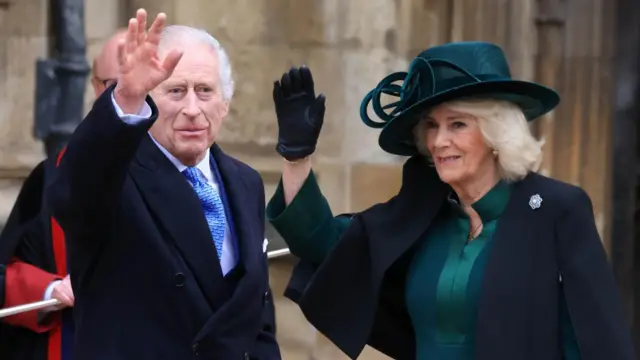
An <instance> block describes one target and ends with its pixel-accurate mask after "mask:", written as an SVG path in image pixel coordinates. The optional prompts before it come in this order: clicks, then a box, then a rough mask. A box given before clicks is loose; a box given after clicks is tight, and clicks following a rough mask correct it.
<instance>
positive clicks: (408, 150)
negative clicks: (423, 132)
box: [378, 80, 560, 156]
mask: <svg viewBox="0 0 640 360" xmlns="http://www.w3.org/2000/svg"><path fill="white" fill-rule="evenodd" d="M464 98H471V99H473V98H480V99H484V98H486V99H496V100H505V101H509V102H512V103H514V104H516V105H518V106H519V107H520V108H521V109H522V111H523V113H524V115H525V117H526V118H527V120H528V121H531V120H534V119H536V118H538V117H540V116H542V115H544V114H546V113H547V112H549V111H551V110H553V108H555V107H556V106H557V105H558V103H559V102H560V96H559V95H558V93H557V92H555V91H554V90H552V89H550V88H548V87H546V86H543V85H540V84H537V83H533V82H527V81H519V80H499V81H484V82H481V83H473V84H467V85H463V86H459V87H456V88H452V89H449V90H447V91H443V92H440V93H438V94H436V95H434V96H432V97H429V98H427V99H424V100H422V101H419V102H417V103H415V104H413V105H412V106H410V107H409V108H407V109H406V110H405V111H403V112H402V113H400V114H398V115H397V116H396V117H394V118H393V119H391V120H390V121H389V122H388V123H387V124H386V125H385V127H384V128H383V129H382V131H381V132H380V137H379V139H378V144H379V145H380V147H381V148H382V150H384V151H386V152H388V153H391V154H394V155H400V156H413V155H415V154H417V153H418V149H417V147H416V145H415V138H414V134H413V128H414V127H415V126H416V124H417V123H418V121H419V120H420V119H419V116H418V115H420V114H421V113H422V112H424V111H425V110H426V109H429V108H432V107H434V106H437V105H439V104H442V103H445V102H448V101H452V100H459V99H464Z"/></svg>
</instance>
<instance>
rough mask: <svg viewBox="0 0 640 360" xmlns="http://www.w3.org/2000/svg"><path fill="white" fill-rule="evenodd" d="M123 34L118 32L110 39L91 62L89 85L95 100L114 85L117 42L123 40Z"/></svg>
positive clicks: (116, 75) (117, 69)
mask: <svg viewBox="0 0 640 360" xmlns="http://www.w3.org/2000/svg"><path fill="white" fill-rule="evenodd" d="M124 35H125V33H124V32H120V33H118V34H116V35H114V36H113V37H111V38H110V39H109V40H108V41H107V43H105V45H104V47H103V49H102V52H101V53H100V55H99V56H98V57H97V58H96V59H95V61H94V62H93V73H92V76H91V85H92V86H93V91H94V93H95V95H96V98H97V97H99V96H100V95H102V93H103V92H104V91H105V90H106V89H107V88H108V87H109V86H111V85H113V84H115V83H116V80H117V79H118V72H119V71H120V67H119V66H118V41H119V40H120V39H122V38H124Z"/></svg>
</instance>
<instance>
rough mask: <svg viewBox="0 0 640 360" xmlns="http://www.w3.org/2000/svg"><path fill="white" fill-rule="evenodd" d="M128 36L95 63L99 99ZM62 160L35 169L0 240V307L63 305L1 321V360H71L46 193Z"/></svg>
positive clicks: (62, 261) (67, 312) (62, 269)
mask: <svg viewBox="0 0 640 360" xmlns="http://www.w3.org/2000/svg"><path fill="white" fill-rule="evenodd" d="M124 34H125V31H123V30H120V31H118V32H117V33H116V34H114V35H113V36H112V37H111V38H109V39H108V40H107V42H106V43H105V45H104V46H103V48H102V50H101V52H100V54H99V55H98V57H96V58H95V59H94V61H93V69H92V77H91V85H92V86H93V90H94V92H95V95H96V98H97V97H99V96H100V95H101V94H102V92H104V91H105V90H106V89H107V87H109V86H110V85H112V84H113V83H114V82H115V78H116V77H117V75H118V72H119V68H118V60H117V56H118V54H117V44H118V41H119V40H120V39H122V38H123V36H124ZM58 161H59V157H58V158H55V159H46V160H44V161H42V162H41V163H40V164H38V165H37V166H36V167H35V168H34V169H33V170H32V172H31V173H30V174H29V176H28V177H27V179H26V180H25V182H24V183H23V186H22V188H21V190H20V194H19V195H18V198H17V199H16V202H15V204H14V206H13V209H12V211H11V214H10V216H9V218H8V220H7V223H6V225H5V228H4V229H3V231H2V234H1V235H0V307H2V308H8V307H13V306H17V305H23V304H26V303H32V302H37V301H41V300H48V299H52V298H54V299H57V300H58V301H59V302H60V304H59V305H57V306H54V307H51V308H47V309H44V310H42V311H30V312H25V313H22V314H18V315H13V316H9V317H6V318H2V319H0V359H2V360H13V359H20V360H25V359H29V360H67V359H71V357H70V356H71V353H72V349H73V332H74V327H73V314H72V308H73V306H74V302H75V297H74V293H73V289H72V287H71V281H70V277H69V275H68V274H67V261H66V244H65V237H64V233H63V231H62V229H61V228H60V226H59V225H58V223H57V221H56V220H55V219H54V218H53V217H51V214H50V211H49V209H48V208H47V207H46V205H45V202H46V200H45V197H46V194H45V193H44V188H45V186H46V185H45V184H46V183H47V182H48V180H49V179H50V178H51V176H52V174H53V172H54V171H55V169H56V167H57V163H58ZM3 264H6V265H3ZM2 280H4V281H2ZM3 293H4V296H3Z"/></svg>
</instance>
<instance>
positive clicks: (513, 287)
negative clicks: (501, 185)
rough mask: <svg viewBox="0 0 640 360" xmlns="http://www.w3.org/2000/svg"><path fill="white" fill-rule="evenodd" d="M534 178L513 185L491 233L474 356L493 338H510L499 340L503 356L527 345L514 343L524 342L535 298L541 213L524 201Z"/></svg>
mask: <svg viewBox="0 0 640 360" xmlns="http://www.w3.org/2000/svg"><path fill="white" fill-rule="evenodd" d="M535 176H536V175H535V174H530V175H529V176H528V177H527V178H525V179H523V180H522V181H520V182H517V183H515V184H514V185H513V190H512V192H511V198H510V200H509V204H508V205H507V207H506V209H505V211H504V213H503V215H502V216H501V217H500V219H499V220H498V225H497V227H496V231H495V233H494V235H493V240H492V245H491V248H490V252H489V258H488V260H487V265H486V268H485V270H484V277H483V283H482V295H481V297H480V299H479V304H478V322H477V327H478V328H479V329H483V331H482V332H478V341H477V343H478V344H479V346H478V349H477V352H476V354H478V355H479V354H483V353H492V352H491V351H492V350H491V349H490V348H491V347H495V346H496V345H497V344H496V342H495V340H496V339H510V340H509V341H506V342H505V343H502V341H500V342H501V344H500V346H506V347H508V349H507V348H504V350H508V351H506V352H505V353H506V354H514V353H519V352H521V351H523V350H522V349H526V345H527V344H525V343H518V341H525V342H526V341H528V339H529V336H528V334H525V333H523V332H524V331H525V329H526V327H525V326H522V324H525V323H527V318H528V314H529V302H530V299H532V298H535V294H532V293H531V289H533V288H534V286H531V281H532V279H533V277H532V276H533V271H534V260H535V255H536V249H535V248H534V247H535V246H536V241H537V240H540V239H544V237H541V236H540V235H539V233H540V231H543V229H544V228H543V227H542V225H541V221H540V215H541V214H542V213H543V212H544V211H545V209H544V208H541V209H536V210H534V209H532V208H531V206H529V199H530V197H531V196H532V195H534V194H535V188H534V186H532V182H533V181H532V178H534V177H535ZM539 245H540V246H541V244H539ZM485 347H486V349H485ZM487 351H488V352H487ZM525 355H526V354H524V353H523V354H522V356H525ZM479 358H480V357H479Z"/></svg>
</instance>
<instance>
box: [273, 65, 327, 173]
mask: <svg viewBox="0 0 640 360" xmlns="http://www.w3.org/2000/svg"><path fill="white" fill-rule="evenodd" d="M273 102H274V103H275V107H276V115H277V117H278V145H277V146H276V151H277V152H278V153H279V154H280V155H282V157H284V158H285V159H287V160H289V161H294V160H298V159H303V158H305V157H307V156H309V155H311V154H313V152H314V151H315V150H316V143H317V142H318V136H319V135H320V129H322V123H323V121H324V111H325V106H324V102H325V97H324V95H323V94H320V95H318V97H316V95H315V90H314V88H313V77H312V76H311V71H310V70H309V68H307V67H306V66H302V67H300V68H291V70H289V72H286V73H284V74H283V75H282V78H281V79H280V81H276V82H275V83H274V84H273Z"/></svg>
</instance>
